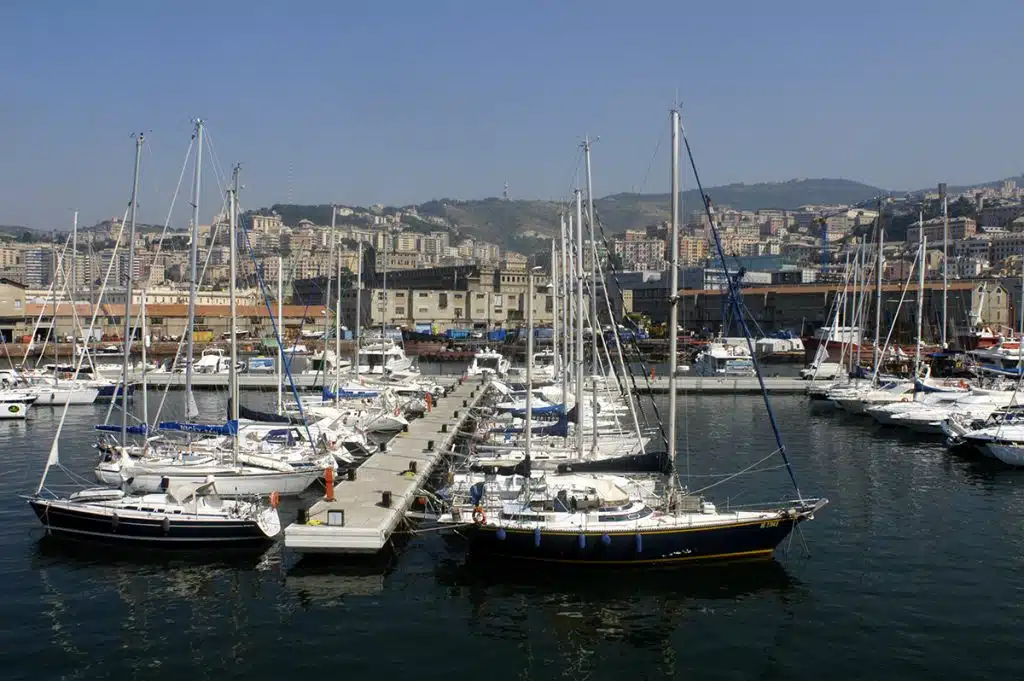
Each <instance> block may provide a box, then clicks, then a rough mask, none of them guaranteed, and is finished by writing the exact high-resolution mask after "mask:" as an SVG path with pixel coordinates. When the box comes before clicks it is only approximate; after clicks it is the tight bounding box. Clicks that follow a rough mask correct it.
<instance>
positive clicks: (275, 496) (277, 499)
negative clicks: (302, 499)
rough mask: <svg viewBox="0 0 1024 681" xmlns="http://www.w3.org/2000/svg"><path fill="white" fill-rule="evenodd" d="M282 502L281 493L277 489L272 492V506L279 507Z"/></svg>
mask: <svg viewBox="0 0 1024 681" xmlns="http://www.w3.org/2000/svg"><path fill="white" fill-rule="evenodd" d="M280 504H281V495H280V493H278V491H277V490H276V489H275V490H274V491H273V492H271V493H270V508H277V507H278V506H279V505H280Z"/></svg>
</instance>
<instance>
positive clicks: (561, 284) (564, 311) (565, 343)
mask: <svg viewBox="0 0 1024 681" xmlns="http://www.w3.org/2000/svg"><path fill="white" fill-rule="evenodd" d="M558 222H559V230H560V236H559V238H560V240H561V241H560V242H559V253H560V254H561V261H560V263H561V266H560V267H559V268H558V281H557V283H555V285H556V286H557V287H558V289H557V292H558V300H557V301H556V302H557V303H558V305H557V307H556V308H555V309H556V310H557V311H558V313H557V315H556V316H560V317H561V318H562V359H561V362H562V404H563V405H566V404H568V403H569V310H568V296H566V288H565V282H566V277H568V275H569V273H568V271H567V270H566V269H565V265H566V260H565V214H564V213H563V214H562V215H560V216H559V219H558Z"/></svg>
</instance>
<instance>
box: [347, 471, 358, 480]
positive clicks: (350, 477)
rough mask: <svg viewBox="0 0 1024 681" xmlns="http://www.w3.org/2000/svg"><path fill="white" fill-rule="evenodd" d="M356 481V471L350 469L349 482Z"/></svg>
mask: <svg viewBox="0 0 1024 681" xmlns="http://www.w3.org/2000/svg"><path fill="white" fill-rule="evenodd" d="M355 479H356V469H355V468H349V469H348V481H349V482H354V481H355Z"/></svg>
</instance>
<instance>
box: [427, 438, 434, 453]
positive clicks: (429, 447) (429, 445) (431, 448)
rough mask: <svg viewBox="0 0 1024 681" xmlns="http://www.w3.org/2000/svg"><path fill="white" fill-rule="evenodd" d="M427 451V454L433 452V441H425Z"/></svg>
mask: <svg viewBox="0 0 1024 681" xmlns="http://www.w3.org/2000/svg"><path fill="white" fill-rule="evenodd" d="M427 451H428V452H432V451H434V441H433V440H427Z"/></svg>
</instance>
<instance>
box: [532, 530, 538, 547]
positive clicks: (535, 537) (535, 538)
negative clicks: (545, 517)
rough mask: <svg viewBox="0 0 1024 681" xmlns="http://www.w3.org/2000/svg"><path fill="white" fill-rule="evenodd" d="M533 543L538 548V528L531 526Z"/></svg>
mask: <svg viewBox="0 0 1024 681" xmlns="http://www.w3.org/2000/svg"><path fill="white" fill-rule="evenodd" d="M533 545H534V546H536V547H538V548H540V528H539V527H535V528H533Z"/></svg>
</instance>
